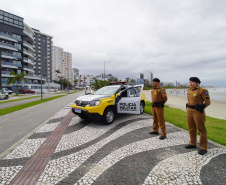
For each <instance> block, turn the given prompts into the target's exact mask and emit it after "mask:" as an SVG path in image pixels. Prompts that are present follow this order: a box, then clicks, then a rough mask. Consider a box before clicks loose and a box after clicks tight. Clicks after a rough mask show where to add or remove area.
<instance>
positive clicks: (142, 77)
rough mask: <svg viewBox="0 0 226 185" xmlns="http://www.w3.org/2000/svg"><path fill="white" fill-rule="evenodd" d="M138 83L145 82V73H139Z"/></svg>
mask: <svg viewBox="0 0 226 185" xmlns="http://www.w3.org/2000/svg"><path fill="white" fill-rule="evenodd" d="M137 84H138V85H139V84H144V74H143V73H139V74H138V75H137Z"/></svg>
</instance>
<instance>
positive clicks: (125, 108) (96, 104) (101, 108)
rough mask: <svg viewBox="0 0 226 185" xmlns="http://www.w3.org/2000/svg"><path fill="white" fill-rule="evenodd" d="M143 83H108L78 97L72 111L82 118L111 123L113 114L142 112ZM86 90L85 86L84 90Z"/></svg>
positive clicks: (143, 102) (143, 98)
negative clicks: (128, 84)
mask: <svg viewBox="0 0 226 185" xmlns="http://www.w3.org/2000/svg"><path fill="white" fill-rule="evenodd" d="M142 91H143V85H142V84H141V85H135V86H127V85H109V86H105V87H102V88H100V89H98V90H97V91H96V92H94V93H92V94H90V92H91V90H90V91H88V94H86V93H85V95H84V96H80V97H78V98H77V99H76V100H75V102H74V104H73V105H72V112H73V113H74V114H76V115H78V116H79V117H81V118H82V119H91V120H94V121H101V122H102V123H104V124H111V123H113V121H114V118H115V115H116V114H118V113H124V114H142V113H143V112H144V106H145V103H146V101H145V94H144V93H143V92H142ZM85 92H87V87H86V91H85Z"/></svg>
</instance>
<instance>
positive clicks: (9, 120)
mask: <svg viewBox="0 0 226 185" xmlns="http://www.w3.org/2000/svg"><path fill="white" fill-rule="evenodd" d="M81 94H83V92H78V93H76V94H69V95H67V96H65V97H62V98H59V99H56V100H52V101H49V102H46V103H42V104H39V105H36V106H33V107H30V108H27V109H23V110H20V111H17V112H13V113H11V114H7V115H4V116H0V146H1V147H0V154H1V153H2V152H4V151H5V150H6V149H8V148H9V147H10V146H12V145H13V144H15V143H16V142H17V141H19V140H20V139H21V138H23V137H24V136H26V135H27V134H29V133H30V132H31V131H32V130H33V129H35V128H37V127H38V126H39V125H40V124H42V123H43V122H45V121H46V120H48V119H49V118H50V117H51V116H53V115H54V114H55V113H57V112H58V111H59V110H60V109H62V108H63V107H64V106H66V105H67V104H68V103H70V102H72V101H74V100H75V99H76V97H77V96H79V95H81ZM39 99H40V98H39ZM22 101H23V102H24V103H25V101H26V103H27V102H29V101H34V100H33V99H28V100H22ZM20 102H21V101H18V102H17V101H16V102H10V105H16V104H18V103H20ZM7 104H8V103H7ZM0 111H1V110H0ZM0 157H1V156H0Z"/></svg>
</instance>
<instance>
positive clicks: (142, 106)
mask: <svg viewBox="0 0 226 185" xmlns="http://www.w3.org/2000/svg"><path fill="white" fill-rule="evenodd" d="M143 113H144V102H140V114H143Z"/></svg>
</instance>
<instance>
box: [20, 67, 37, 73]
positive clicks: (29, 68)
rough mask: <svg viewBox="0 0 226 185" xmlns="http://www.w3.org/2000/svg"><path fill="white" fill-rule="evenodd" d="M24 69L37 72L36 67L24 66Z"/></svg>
mask: <svg viewBox="0 0 226 185" xmlns="http://www.w3.org/2000/svg"><path fill="white" fill-rule="evenodd" d="M23 69H24V70H25V71H29V72H32V73H34V72H35V71H34V69H33V67H29V66H23Z"/></svg>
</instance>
